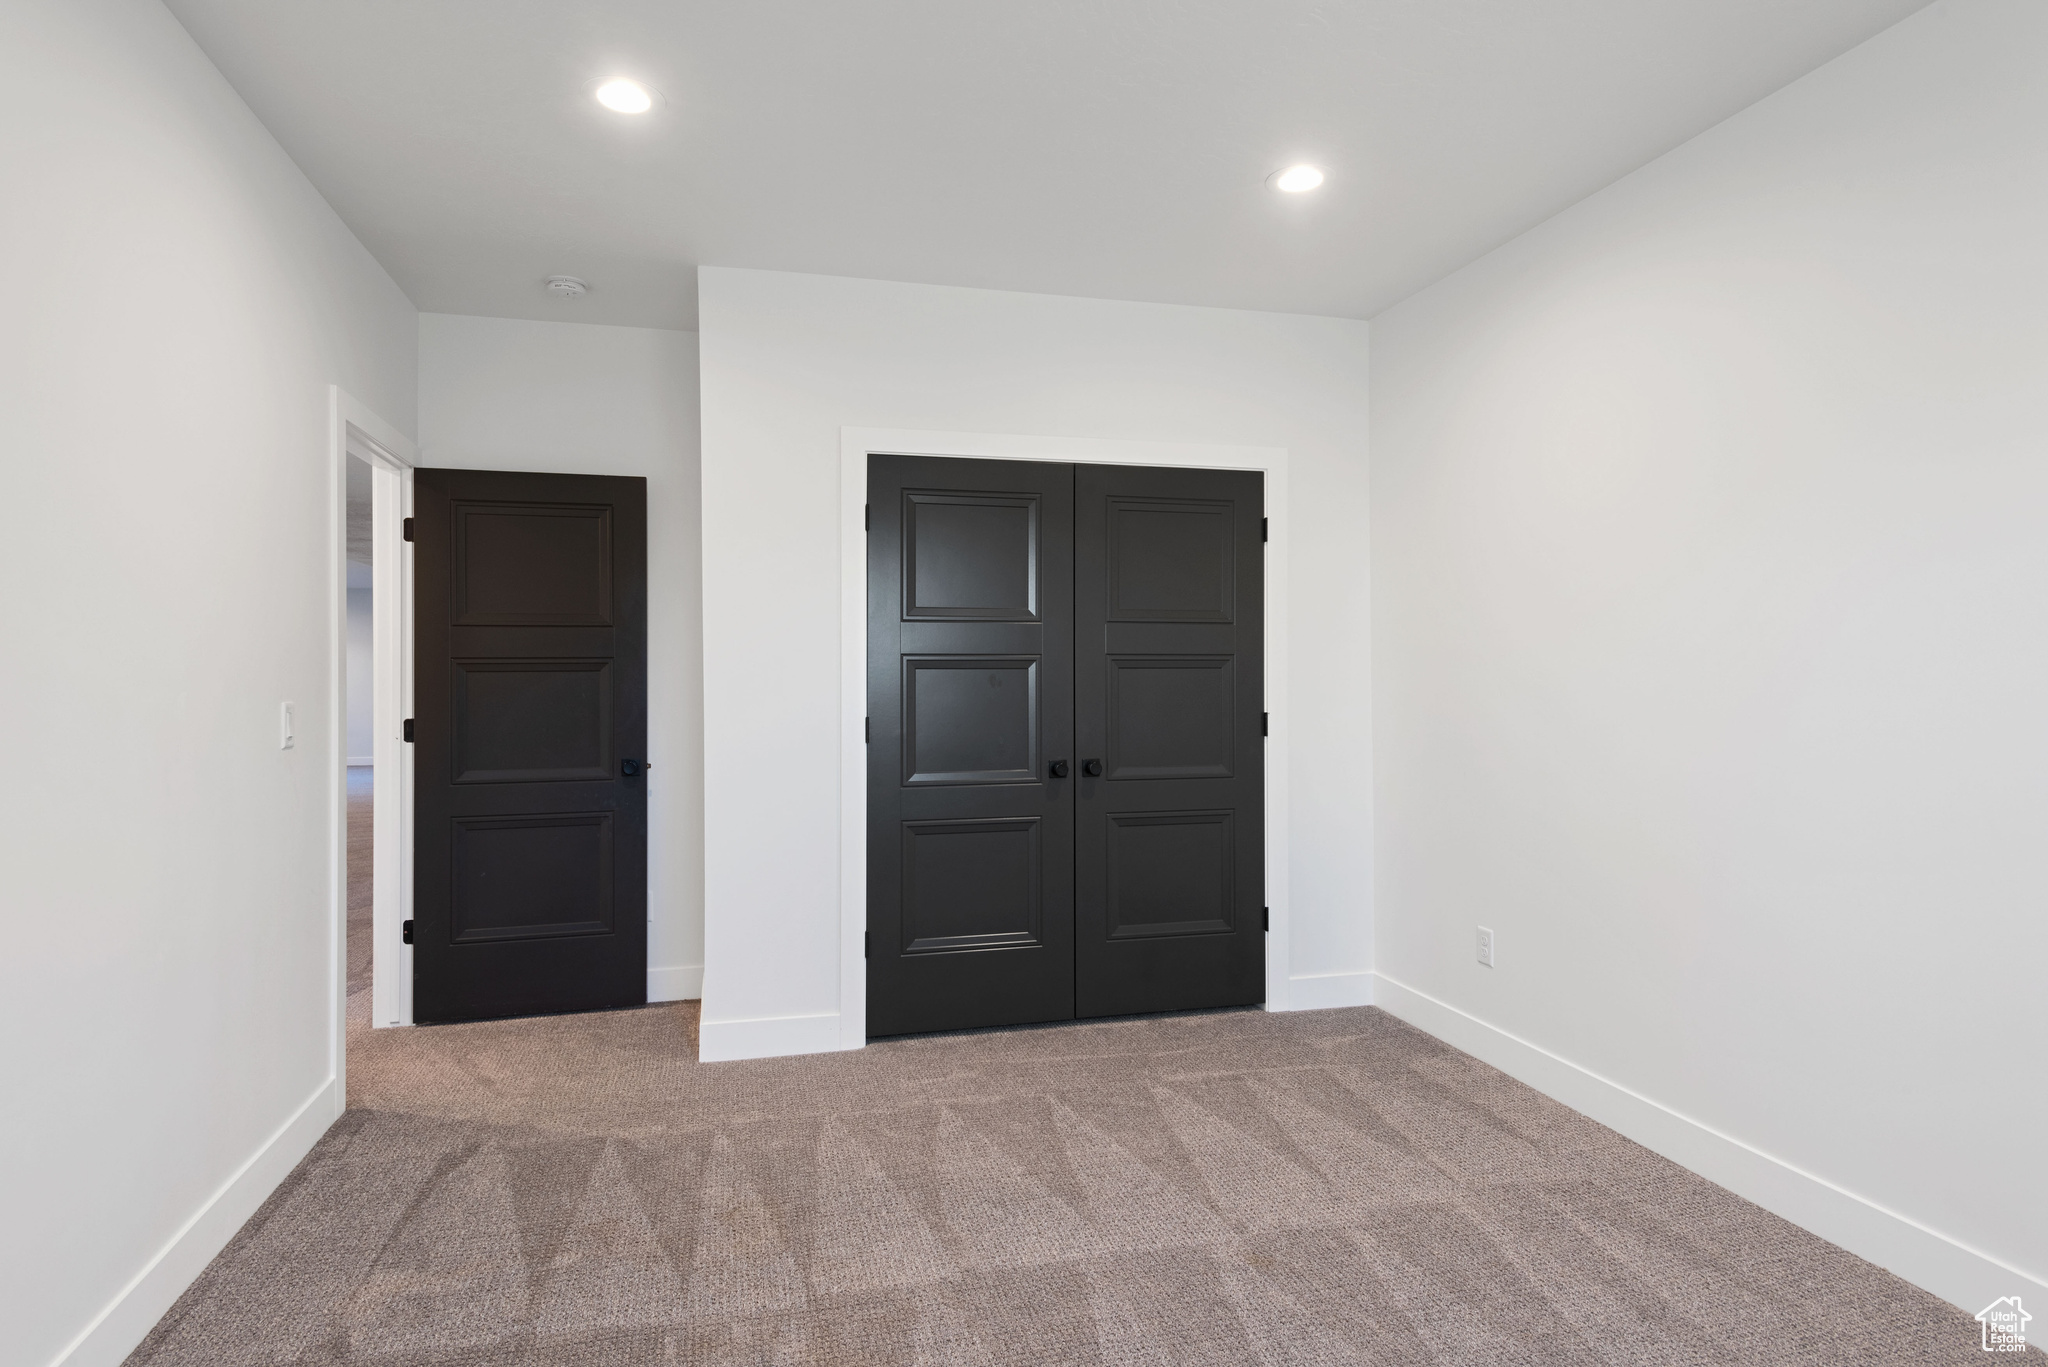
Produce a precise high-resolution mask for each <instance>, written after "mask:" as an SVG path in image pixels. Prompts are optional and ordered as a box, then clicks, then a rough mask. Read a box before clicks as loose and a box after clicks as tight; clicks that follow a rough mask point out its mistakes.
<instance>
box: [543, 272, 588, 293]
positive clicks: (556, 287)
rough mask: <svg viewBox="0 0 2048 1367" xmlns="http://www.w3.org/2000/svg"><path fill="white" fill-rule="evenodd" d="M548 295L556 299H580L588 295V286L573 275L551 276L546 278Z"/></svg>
mask: <svg viewBox="0 0 2048 1367" xmlns="http://www.w3.org/2000/svg"><path fill="white" fill-rule="evenodd" d="M548 293H549V294H552V295H554V296H555V298H557V299H581V298H582V297H583V296H584V295H586V294H588V293H590V286H588V285H586V284H584V283H583V282H582V281H581V280H578V279H577V278H576V277H575V276H573V275H551V276H549V277H548Z"/></svg>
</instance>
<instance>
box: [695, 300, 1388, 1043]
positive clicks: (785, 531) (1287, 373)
mask: <svg viewBox="0 0 2048 1367" xmlns="http://www.w3.org/2000/svg"><path fill="white" fill-rule="evenodd" d="M699 289H700V300H701V302H700V309H699V327H700V329H701V334H700V335H701V336H702V339H703V365H702V372H703V402H704V689H705V691H704V699H705V718H706V748H705V781H706V784H707V787H708V790H709V791H711V792H713V793H716V794H717V795H718V800H717V801H716V802H715V803H712V804H710V806H709V807H708V808H707V811H706V817H705V830H706V864H705V894H706V929H705V943H706V954H707V964H708V971H707V980H706V984H705V998H704V1018H705V1021H706V1022H707V1025H706V1032H707V1034H706V1038H707V1041H708V1040H710V1039H711V1037H712V1035H713V1034H714V1033H716V1034H717V1035H718V1036H719V1039H720V1041H721V1043H720V1049H721V1050H723V1051H725V1052H727V1053H729V1054H732V1055H735V1056H737V1055H742V1054H758V1053H777V1052H789V1051H790V1049H791V1045H790V1042H789V1041H790V1040H791V1039H792V1037H793V1036H792V1033H791V1032H790V1031H789V1030H786V1029H782V1028H780V1025H779V1023H782V1022H789V1021H792V1020H795V1021H808V1022H815V1021H817V1020H818V1019H821V1018H836V1015H837V1012H838V1009H839V996H838V992H839V968H840V963H839V934H838V924H839V922H838V918H839V853H838V851H839V806H838V804H839V772H838V759H837V757H838V753H839V665H838V661H839V554H840V547H839V542H840V526H839V497H840V494H839V459H840V455H839V440H840V432H839V429H840V428H841V427H842V426H852V427H877V428H898V429H904V428H914V429H922V430H942V431H953V432H975V433H990V434H1016V435H1029V436H1049V437H1094V438H1112V439H1124V440H1144V441H1181V442H1191V443H1212V444H1225V445H1245V446H1278V447H1285V448H1286V449H1287V451H1288V454H1289V468H1290V479H1291V481H1292V502H1291V513H1290V516H1291V518H1292V528H1291V544H1292V547H1293V552H1292V558H1291V561H1290V565H1289V572H1290V575H1291V579H1292V584H1293V596H1292V606H1291V613H1292V623H1293V625H1292V629H1291V651H1292V658H1291V675H1292V681H1293V688H1292V693H1291V696H1289V697H1287V698H1284V699H1275V700H1273V704H1272V705H1273V706H1274V707H1275V708H1280V707H1290V708H1291V709H1292V716H1291V723H1290V724H1291V726H1292V729H1293V735H1294V736H1295V738H1296V739H1295V742H1294V746H1293V748H1292V751H1291V754H1292V756H1293V759H1292V763H1293V766H1294V767H1293V782H1292V784H1291V786H1290V794H1289V795H1290V800H1291V805H1292V810H1293V813H1294V819H1293V822H1292V828H1291V831H1290V836H1291V841H1292V858H1291V861H1290V868H1289V875H1290V880H1291V899H1292V908H1293V911H1292V917H1293V926H1292V942H1293V954H1292V959H1291V962H1290V965H1289V968H1290V972H1291V973H1292V974H1294V975H1297V976H1305V975H1338V976H1348V978H1349V980H1350V982H1351V983H1353V984H1355V985H1356V986H1357V987H1359V988H1360V989H1361V990H1362V989H1363V987H1364V986H1365V985H1366V983H1367V979H1366V976H1365V974H1366V971H1367V970H1369V969H1370V967H1371V957H1370V956H1371V933H1372V931H1371V903H1370V899H1369V838H1368V831H1369V827H1370V819H1371V807H1370V793H1369V785H1368V783H1367V781H1366V776H1367V774H1368V773H1369V748H1368V730H1369V724H1368V709H1367V701H1366V696H1365V689H1364V686H1363V685H1364V680H1365V678H1366V676H1367V672H1368V652H1367V622H1366V606H1367V598H1366V569H1367V565H1366V552H1365V544H1366V512H1365V500H1366V471H1365V463H1366V441H1367V426H1366V384H1367V378H1368V377H1367V331H1368V330H1367V326H1366V325H1365V324H1364V323H1360V322H1355V321H1346V320H1341V319H1331V318H1309V317H1300V316H1290V315H1279V314H1258V313H1245V312H1234V311H1230V310H1224V309H1198V308H1179V307H1168V306H1159V305H1149V304H1130V303H1117V302H1111V301H1105V300H1093V299H1071V298H1056V297H1051V296H1044V295H1027V294H1010V293H1000V292H996V291H989V290H972V289H953V288H941V287H934V286H924V285H904V284H890V283H885V282H879V281H871V280H848V279H837V278H832V277H825V276H806V275H793V274H782V273H775V272H764V271H744V270H730V269H711V268H706V269H703V270H701V271H700V272H699ZM1330 1004H1337V1003H1336V1002H1335V1001H1332V1002H1331V1003H1330ZM830 1033H831V1032H830V1031H829V1030H825V1031H810V1032H808V1033H806V1034H804V1035H803V1037H804V1038H809V1037H811V1036H812V1035H816V1036H819V1037H823V1036H824V1035H827V1034H830ZM809 1047H818V1046H815V1045H813V1046H809ZM709 1048H710V1045H709V1044H708V1043H707V1050H709Z"/></svg>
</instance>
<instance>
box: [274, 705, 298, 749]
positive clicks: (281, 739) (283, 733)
mask: <svg viewBox="0 0 2048 1367" xmlns="http://www.w3.org/2000/svg"><path fill="white" fill-rule="evenodd" d="M297 739H298V738H297V737H296V736H294V735H293V734H292V705H291V704H290V703H288V702H281V703H279V704H278V705H277V748H278V749H280V750H289V749H291V748H292V745H293V743H294V742H295V741H296V740H297Z"/></svg>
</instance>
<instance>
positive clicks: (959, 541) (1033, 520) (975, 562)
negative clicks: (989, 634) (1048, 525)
mask: <svg viewBox="0 0 2048 1367" xmlns="http://www.w3.org/2000/svg"><path fill="white" fill-rule="evenodd" d="M1042 504H1043V501H1042V500H1041V499H1040V498H1039V497H1037V496H1036V495H1031V494H1013V495H1002V494H970V493H963V492H959V491H947V490H907V491H905V492H904V494H903V616H904V620H906V621H959V622H1035V621H1037V620H1038V599H1039V592H1040V587H1041V586H1040V583H1039V580H1040V575H1039V566H1038V557H1039V549H1040V534H1039V532H1040V529H1039V520H1040V515H1041V512H1042Z"/></svg>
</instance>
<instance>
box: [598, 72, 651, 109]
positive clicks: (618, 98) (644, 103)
mask: <svg viewBox="0 0 2048 1367" xmlns="http://www.w3.org/2000/svg"><path fill="white" fill-rule="evenodd" d="M595 94H596V96H597V102H598V103H599V104H601V105H603V106H604V107H605V108H606V109H609V110H611V111H613V112H614V113H618V114H645V113H646V112H647V111H648V110H650V109H652V108H654V96H653V95H652V94H651V93H650V92H649V91H648V89H647V87H646V86H644V85H642V84H640V82H638V81H629V80H627V79H626V78H625V77H624V76H615V77H613V78H612V79H611V80H609V81H606V82H605V83H604V84H603V85H600V86H599V87H598V88H597V90H596V91H595Z"/></svg>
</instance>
